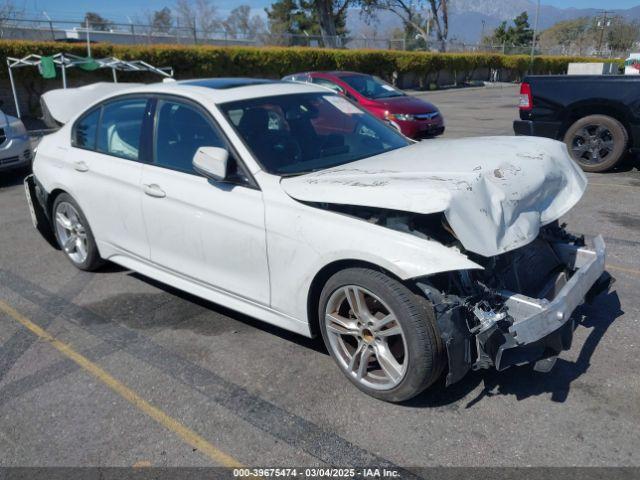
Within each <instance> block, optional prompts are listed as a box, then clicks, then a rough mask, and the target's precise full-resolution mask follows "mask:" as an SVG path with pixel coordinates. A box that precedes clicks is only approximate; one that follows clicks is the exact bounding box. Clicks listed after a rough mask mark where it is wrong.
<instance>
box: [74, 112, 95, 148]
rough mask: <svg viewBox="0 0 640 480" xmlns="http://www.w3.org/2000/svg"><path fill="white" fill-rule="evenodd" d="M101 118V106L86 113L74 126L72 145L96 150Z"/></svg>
mask: <svg viewBox="0 0 640 480" xmlns="http://www.w3.org/2000/svg"><path fill="white" fill-rule="evenodd" d="M99 120H100V108H97V109H95V110H93V111H92V112H89V113H87V114H85V115H84V116H83V117H82V118H80V120H78V121H77V122H76V124H75V126H74V127H73V134H72V140H71V141H72V145H73V146H74V147H78V148H86V149H88V150H95V148H96V132H97V131H98V121H99Z"/></svg>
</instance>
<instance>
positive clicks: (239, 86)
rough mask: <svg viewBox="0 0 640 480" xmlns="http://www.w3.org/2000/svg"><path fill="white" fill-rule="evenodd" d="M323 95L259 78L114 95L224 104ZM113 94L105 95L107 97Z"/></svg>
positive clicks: (164, 85)
mask: <svg viewBox="0 0 640 480" xmlns="http://www.w3.org/2000/svg"><path fill="white" fill-rule="evenodd" d="M312 92H322V93H327V89H326V88H323V87H320V86H317V85H313V84H303V83H295V82H283V81H280V80H269V79H263V78H244V77H230V78H203V79H193V80H180V81H164V82H161V83H151V84H147V85H140V86H136V87H132V88H131V89H126V90H121V91H119V92H118V93H117V95H122V94H127V93H160V94H161V93H165V94H176V95H185V94H186V95H187V96H190V95H194V96H198V97H206V98H207V100H209V101H212V102H214V103H225V102H232V101H236V100H245V99H250V98H261V97H272V96H275V95H291V94H295V93H312ZM111 96H115V95H109V97H111Z"/></svg>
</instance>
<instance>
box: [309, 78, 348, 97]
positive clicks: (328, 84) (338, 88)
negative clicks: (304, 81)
mask: <svg viewBox="0 0 640 480" xmlns="http://www.w3.org/2000/svg"><path fill="white" fill-rule="evenodd" d="M313 83H315V84H316V85H321V86H323V87H327V88H330V89H331V90H333V91H334V92H337V93H341V94H343V95H344V94H345V91H344V88H342V87H341V86H340V85H336V84H335V83H333V82H331V81H329V80H326V79H324V78H314V79H313Z"/></svg>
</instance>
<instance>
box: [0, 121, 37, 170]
mask: <svg viewBox="0 0 640 480" xmlns="http://www.w3.org/2000/svg"><path fill="white" fill-rule="evenodd" d="M32 158H33V151H32V149H31V140H29V134H28V133H27V129H26V128H25V126H24V123H22V120H20V119H19V118H16V117H12V116H11V115H7V114H6V113H4V112H3V111H2V110H0V172H3V171H5V170H9V169H13V168H23V167H28V166H30V165H31V160H32Z"/></svg>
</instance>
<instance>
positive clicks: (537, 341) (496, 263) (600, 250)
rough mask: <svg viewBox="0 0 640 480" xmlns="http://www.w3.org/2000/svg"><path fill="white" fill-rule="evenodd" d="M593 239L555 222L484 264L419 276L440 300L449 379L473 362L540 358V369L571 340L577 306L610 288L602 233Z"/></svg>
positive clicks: (501, 365)
mask: <svg viewBox="0 0 640 480" xmlns="http://www.w3.org/2000/svg"><path fill="white" fill-rule="evenodd" d="M590 243H591V244H590V245H586V243H585V240H584V238H582V237H580V238H578V237H574V236H571V235H569V234H567V233H566V232H565V231H564V229H563V228H562V227H559V226H558V224H557V223H556V222H554V223H553V224H551V225H548V226H546V227H543V228H542V229H541V230H540V234H539V236H538V237H537V238H536V239H535V240H534V241H533V242H531V243H530V244H528V245H526V246H524V247H521V248H518V249H515V250H512V251H510V252H507V253H504V254H501V255H497V256H495V257H490V258H487V257H481V256H479V255H474V256H473V258H472V259H473V260H474V261H475V262H477V263H478V264H480V265H482V266H483V267H484V270H474V271H459V272H448V273H446V274H441V275H436V276H433V277H429V278H428V279H424V280H422V281H418V282H417V286H418V287H419V288H420V289H421V290H422V292H424V294H425V295H426V296H427V298H428V299H429V300H430V301H431V302H432V303H433V305H434V308H435V310H436V315H437V319H438V326H439V327H440V331H441V335H442V338H443V341H444V343H445V345H446V348H447V354H448V359H449V373H448V375H447V379H446V383H447V385H451V384H452V383H455V382H457V381H459V380H460V379H462V377H464V375H465V374H466V373H467V372H468V371H469V370H477V369H486V368H490V367H494V368H496V369H497V370H499V371H500V370H504V369H506V368H508V367H511V366H514V365H522V364H526V363H533V362H535V364H536V365H535V368H536V369H537V370H539V371H548V370H550V369H551V368H552V367H553V364H554V362H555V358H556V357H557V355H558V354H559V353H560V352H561V351H562V350H566V349H568V348H569V347H570V346H571V339H572V337H573V330H574V328H575V321H574V319H573V318H572V314H573V312H574V310H575V309H576V307H578V305H580V304H581V303H582V302H583V301H584V300H585V298H586V299H587V300H588V299H589V298H590V297H592V296H595V295H597V294H598V293H600V292H601V291H603V290H605V289H607V288H608V287H609V285H610V283H611V281H612V278H611V277H610V276H609V275H608V274H606V273H604V266H605V245H604V241H603V239H602V237H601V236H598V237H596V238H594V239H593V240H592V241H591V242H590Z"/></svg>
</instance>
